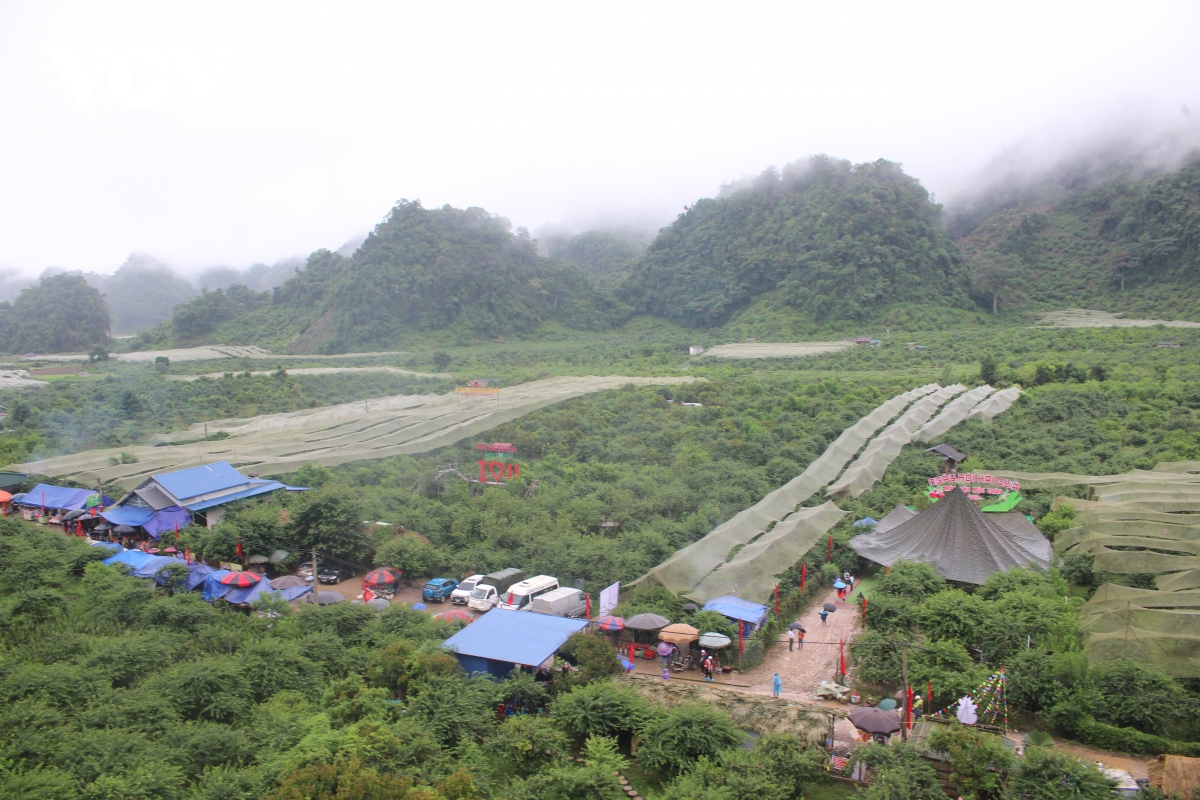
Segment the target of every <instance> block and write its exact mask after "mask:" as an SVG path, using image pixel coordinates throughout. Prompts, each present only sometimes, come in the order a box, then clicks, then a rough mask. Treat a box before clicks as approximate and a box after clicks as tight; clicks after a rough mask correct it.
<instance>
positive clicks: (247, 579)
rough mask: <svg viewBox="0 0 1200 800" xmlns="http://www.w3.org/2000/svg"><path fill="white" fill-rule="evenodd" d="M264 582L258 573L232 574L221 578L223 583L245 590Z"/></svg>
mask: <svg viewBox="0 0 1200 800" xmlns="http://www.w3.org/2000/svg"><path fill="white" fill-rule="evenodd" d="M260 580H262V576H261V575H259V574H258V573H257V572H231V573H229V574H228V575H224V576H222V577H221V583H223V584H225V585H226V586H232V587H234V588H236V589H245V588H247V587H248V586H253V585H254V584H256V583H258V582H259V581H260Z"/></svg>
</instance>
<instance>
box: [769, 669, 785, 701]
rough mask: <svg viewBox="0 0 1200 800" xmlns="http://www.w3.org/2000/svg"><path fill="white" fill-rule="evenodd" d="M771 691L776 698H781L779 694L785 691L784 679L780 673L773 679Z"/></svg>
mask: <svg viewBox="0 0 1200 800" xmlns="http://www.w3.org/2000/svg"><path fill="white" fill-rule="evenodd" d="M771 689H772V690H773V691H774V693H775V696H776V697H779V693H780V692H782V691H783V678H781V677H779V673H778V672H776V673H775V677H773V678H771Z"/></svg>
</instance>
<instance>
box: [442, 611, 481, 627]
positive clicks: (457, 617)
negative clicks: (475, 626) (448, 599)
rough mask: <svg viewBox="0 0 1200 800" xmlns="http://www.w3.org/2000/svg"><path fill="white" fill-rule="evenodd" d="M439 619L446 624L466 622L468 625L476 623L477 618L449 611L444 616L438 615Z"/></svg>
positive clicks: (465, 613)
mask: <svg viewBox="0 0 1200 800" xmlns="http://www.w3.org/2000/svg"><path fill="white" fill-rule="evenodd" d="M437 618H438V619H440V620H444V621H446V622H465V623H466V624H468V625H470V624H471V623H472V622H474V621H475V618H474V617H472V616H471V615H470V614H468V613H467V612H465V611H447V612H446V613H444V614H438V615H437Z"/></svg>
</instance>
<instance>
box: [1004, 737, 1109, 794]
mask: <svg viewBox="0 0 1200 800" xmlns="http://www.w3.org/2000/svg"><path fill="white" fill-rule="evenodd" d="M1011 788H1012V791H1013V793H1015V794H1016V795H1017V796H1018V797H1020V798H1021V799H1022V800H1061V798H1063V797H1071V798H1078V799H1079V800H1111V799H1112V796H1113V794H1112V783H1110V782H1109V780H1108V779H1107V778H1105V777H1104V773H1102V772H1101V771H1100V770H1099V769H1097V768H1096V766H1095V765H1094V764H1089V763H1087V762H1085V761H1081V760H1079V759H1078V758H1073V757H1071V756H1068V755H1066V754H1064V753H1059V752H1057V751H1055V750H1049V749H1045V748H1041V747H1030V748H1028V749H1027V750H1026V751H1025V758H1023V759H1021V761H1020V763H1019V764H1018V765H1017V769H1016V771H1015V773H1014V774H1013V778H1012V784H1011Z"/></svg>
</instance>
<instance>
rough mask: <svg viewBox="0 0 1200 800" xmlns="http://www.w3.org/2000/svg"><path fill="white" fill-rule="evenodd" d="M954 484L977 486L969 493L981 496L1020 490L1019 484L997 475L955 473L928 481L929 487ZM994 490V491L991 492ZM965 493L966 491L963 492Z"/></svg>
mask: <svg viewBox="0 0 1200 800" xmlns="http://www.w3.org/2000/svg"><path fill="white" fill-rule="evenodd" d="M949 484H954V485H956V486H962V485H963V484H979V486H978V487H973V488H972V489H970V491H973V492H977V493H980V494H983V493H984V492H985V491H986V493H987V494H1001V493H1003V492H1005V491H1010V492H1016V491H1019V490H1020V489H1021V484H1020V483H1019V482H1018V481H1014V480H1009V479H1008V478H1002V477H1000V476H999V475H979V474H976V473H974V472H955V473H951V474H949V475H938V476H937V477H936V478H930V479H929V485H930V486H948V485H949ZM992 489H995V491H992ZM964 491H966V490H964Z"/></svg>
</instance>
